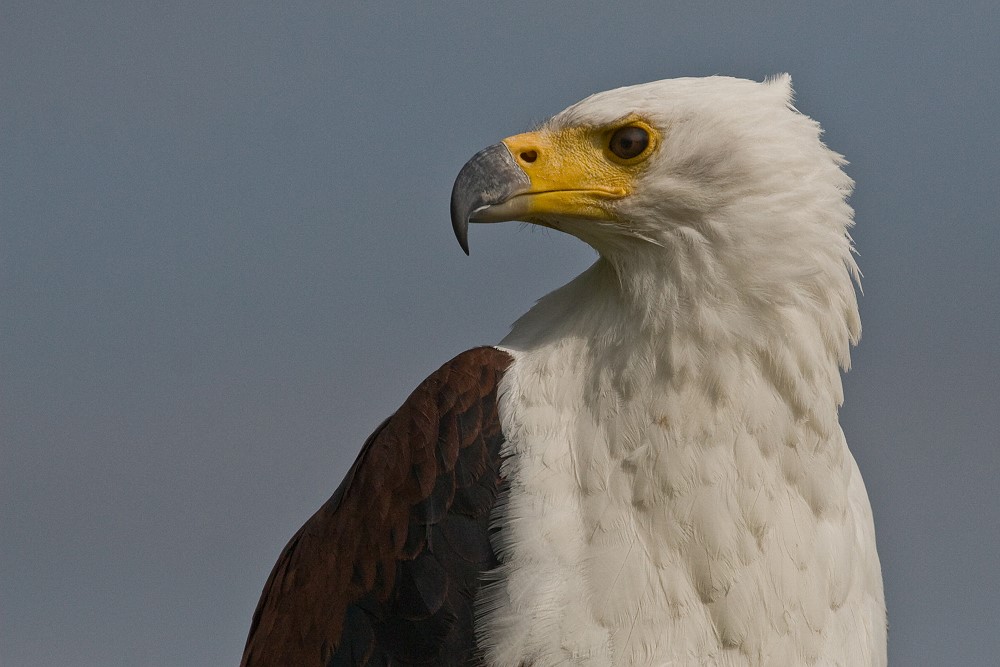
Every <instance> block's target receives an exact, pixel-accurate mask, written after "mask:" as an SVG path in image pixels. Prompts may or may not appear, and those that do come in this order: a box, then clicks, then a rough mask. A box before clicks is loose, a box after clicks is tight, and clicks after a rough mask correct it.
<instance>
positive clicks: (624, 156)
mask: <svg viewBox="0 0 1000 667" xmlns="http://www.w3.org/2000/svg"><path fill="white" fill-rule="evenodd" d="M649 143H650V140H649V132H648V131H647V130H646V128H644V127H642V126H640V125H625V126H624V127H619V128H618V129H617V130H615V131H614V132H613V133H612V134H611V138H610V139H609V140H608V150H609V151H611V154H612V155H614V156H615V157H617V158H619V159H621V160H631V159H633V158H637V157H639V156H640V155H642V154H643V153H644V152H645V151H646V149H647V148H649Z"/></svg>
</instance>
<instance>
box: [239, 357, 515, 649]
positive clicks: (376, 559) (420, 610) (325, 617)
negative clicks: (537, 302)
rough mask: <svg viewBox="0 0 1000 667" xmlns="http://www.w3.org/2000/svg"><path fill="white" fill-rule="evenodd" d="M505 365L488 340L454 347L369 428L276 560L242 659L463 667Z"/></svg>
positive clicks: (491, 495) (497, 481)
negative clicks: (333, 487)
mask: <svg viewBox="0 0 1000 667" xmlns="http://www.w3.org/2000/svg"><path fill="white" fill-rule="evenodd" d="M510 362H511V357H510V355H508V354H507V353H505V352H503V351H500V350H497V349H496V348H488V347H483V348H476V349H473V350H469V351H467V352H464V353H462V354H460V355H459V356H457V357H455V358H454V359H452V360H451V361H449V362H448V363H446V364H445V365H444V366H442V367H441V368H440V369H438V370H437V371H436V372H435V373H434V374H433V375H431V376H430V377H429V378H427V379H426V380H425V381H424V382H423V383H422V384H421V385H420V386H419V387H418V388H417V389H416V391H414V392H413V393H412V394H411V395H410V397H409V398H408V399H407V400H406V402H405V403H404V404H403V405H402V407H400V408H399V410H397V411H396V413H395V414H394V415H392V417H390V418H389V419H387V420H386V421H385V422H383V423H382V424H381V425H380V426H379V427H378V428H377V429H376V430H375V432H374V433H373V434H372V435H371V437H369V438H368V440H367V441H366V442H365V445H364V447H363V448H362V450H361V453H360V455H359V456H358V458H357V460H356V461H355V463H354V465H353V466H352V468H351V470H350V471H349V472H348V474H347V476H346V478H345V479H344V481H343V483H342V484H341V486H340V488H338V489H337V491H336V492H335V493H334V494H333V496H332V497H331V498H330V499H329V500H328V501H327V502H326V503H325V504H324V505H323V506H322V507H321V508H320V509H319V511H317V512H316V514H314V515H313V516H312V518H310V519H309V520H308V521H307V522H306V524H305V525H304V526H302V528H301V529H299V531H298V532H297V533H296V534H295V536H294V537H292V539H291V541H289V543H288V545H287V546H286V547H285V549H284V551H283V552H282V553H281V556H280V557H279V558H278V562H277V563H276V564H275V566H274V569H273V570H272V572H271V576H270V578H269V579H268V581H267V583H266V584H265V585H264V591H263V593H262V595H261V598H260V602H259V603H258V605H257V610H256V612H255V613H254V616H253V621H252V623H251V626H250V634H249V636H248V638H247V644H246V648H245V650H244V653H243V661H242V663H241V664H242V665H243V667H255V666H258V665H303V666H308V665H323V666H324V667H329V666H333V665H367V664H371V665H389V664H428V665H439V664H453V665H462V664H475V661H474V655H475V643H474V637H473V629H472V620H473V608H472V603H473V600H474V598H475V593H476V591H477V590H478V588H479V586H480V580H481V574H482V573H483V572H484V571H486V570H488V569H490V568H492V567H494V566H495V565H496V557H495V555H494V553H493V550H492V548H491V546H490V543H489V515H490V511H491V510H492V508H493V505H494V503H495V502H496V499H497V496H498V495H499V494H500V493H501V486H502V483H503V480H502V479H501V477H500V455H499V452H500V446H501V445H502V443H503V434H502V431H501V428H500V422H499V418H498V415H497V406H496V391H497V383H498V382H499V380H500V378H501V376H502V375H503V372H504V371H505V370H506V369H507V367H508V366H509V365H510Z"/></svg>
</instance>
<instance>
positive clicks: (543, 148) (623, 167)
mask: <svg viewBox="0 0 1000 667" xmlns="http://www.w3.org/2000/svg"><path fill="white" fill-rule="evenodd" d="M623 127H639V128H642V129H643V130H645V131H646V132H647V133H648V135H649V145H648V146H647V147H646V149H645V150H644V151H643V152H642V153H640V154H639V155H637V156H635V157H633V158H630V159H622V158H620V157H618V156H616V155H615V154H613V153H612V152H611V151H610V150H609V142H610V140H611V137H612V135H613V134H614V133H615V132H616V131H617V130H619V129H621V128H623ZM503 143H504V144H505V145H506V146H507V149H508V150H509V151H510V152H511V155H513V156H514V160H515V161H516V162H517V164H518V166H520V167H521V169H523V170H524V173H525V174H527V175H528V178H529V179H530V181H531V188H530V190H529V191H528V192H525V193H521V194H519V195H518V196H517V197H516V198H515V199H517V200H518V201H517V202H510V204H513V205H514V206H513V207H512V208H515V207H516V208H517V209H519V212H521V213H523V214H524V215H525V216H526V217H527V216H535V215H540V216H543V215H546V214H548V215H561V216H571V217H579V218H588V219H595V220H612V219H613V217H612V211H611V206H610V204H611V202H613V201H614V200H616V199H620V198H622V197H625V196H626V195H628V194H630V193H631V192H632V189H633V181H634V180H635V177H636V176H637V175H638V174H639V173H640V172H641V171H642V169H643V168H644V166H645V162H646V159H647V158H648V157H649V156H650V155H652V154H653V153H655V151H656V147H657V144H658V134H657V132H656V130H655V129H654V128H653V127H651V126H650V125H649V124H648V123H646V122H644V121H642V120H641V119H639V118H638V117H626V118H623V119H621V120H620V121H618V122H616V123H614V124H613V125H610V126H606V127H571V128H566V129H562V130H557V131H549V130H541V131H538V132H527V133H525V134H518V135H515V136H513V137H508V138H506V139H504V140H503Z"/></svg>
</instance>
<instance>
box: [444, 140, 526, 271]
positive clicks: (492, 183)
mask: <svg viewBox="0 0 1000 667" xmlns="http://www.w3.org/2000/svg"><path fill="white" fill-rule="evenodd" d="M530 189H531V179H529V178H528V175H527V174H526V173H524V170H523V169H521V167H519V166H518V165H517V163H516V162H515V161H514V156H513V155H511V154H510V150H509V149H508V148H507V146H506V145H504V144H503V143H499V144H493V145H492V146H490V147H489V148H484V149H483V150H481V151H479V152H478V153H476V154H475V155H474V156H473V157H472V159H471V160H469V161H468V162H466V163H465V166H464V167H462V170H461V171H460V172H458V178H456V179H455V185H454V187H453V188H452V190H451V227H452V229H454V230H455V238H457V239H458V244H459V245H460V246H462V250H464V251H465V254H466V255H468V254H469V221H470V220H473V221H476V222H480V221H481V222H499V221H500V220H506V219H509V218H502V217H501V218H498V217H495V216H487V215H484V213H485V212H486V210H487V209H489V208H490V207H493V206H497V205H500V204H503V203H504V202H506V201H508V200H509V199H511V198H512V197H514V196H516V195H518V194H521V193H524V192H528V191H529V190H530ZM490 218H491V219H490Z"/></svg>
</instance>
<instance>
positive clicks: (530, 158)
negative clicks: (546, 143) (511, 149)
mask: <svg viewBox="0 0 1000 667" xmlns="http://www.w3.org/2000/svg"><path fill="white" fill-rule="evenodd" d="M519 157H520V158H521V162H534V161H535V160H537V159H538V152H537V151H521V154H520V155H519Z"/></svg>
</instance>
